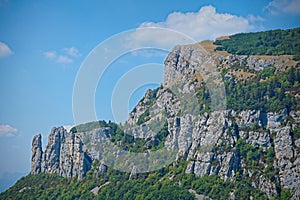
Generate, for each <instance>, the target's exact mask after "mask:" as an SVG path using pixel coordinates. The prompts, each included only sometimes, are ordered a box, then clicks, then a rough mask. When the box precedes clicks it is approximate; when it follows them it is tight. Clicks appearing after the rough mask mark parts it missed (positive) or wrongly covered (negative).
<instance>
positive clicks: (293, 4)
mask: <svg viewBox="0 0 300 200" xmlns="http://www.w3.org/2000/svg"><path fill="white" fill-rule="evenodd" d="M299 8H300V0H273V1H271V2H270V3H269V4H268V5H267V6H266V7H265V10H267V11H269V12H270V13H271V14H273V15H276V14H280V13H285V14H291V15H300V9H299Z"/></svg>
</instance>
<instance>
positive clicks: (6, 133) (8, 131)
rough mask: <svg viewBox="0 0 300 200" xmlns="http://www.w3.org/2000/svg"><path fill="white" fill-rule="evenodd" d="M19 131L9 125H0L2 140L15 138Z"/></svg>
mask: <svg viewBox="0 0 300 200" xmlns="http://www.w3.org/2000/svg"><path fill="white" fill-rule="evenodd" d="M17 132H18V129H16V128H14V127H12V126H10V125H7V124H2V125H0V138H1V137H14V136H16V135H17Z"/></svg>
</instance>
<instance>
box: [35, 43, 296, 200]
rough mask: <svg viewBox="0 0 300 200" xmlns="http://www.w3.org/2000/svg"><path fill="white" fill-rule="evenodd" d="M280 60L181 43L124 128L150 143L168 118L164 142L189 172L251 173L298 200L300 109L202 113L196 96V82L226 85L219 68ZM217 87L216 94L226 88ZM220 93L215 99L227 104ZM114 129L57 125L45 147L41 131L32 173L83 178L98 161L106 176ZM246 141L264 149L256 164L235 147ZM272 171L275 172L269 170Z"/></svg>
mask: <svg viewBox="0 0 300 200" xmlns="http://www.w3.org/2000/svg"><path fill="white" fill-rule="evenodd" d="M280 59H281V60H280ZM280 63H282V58H276V57H272V58H269V59H263V58H262V57H255V56H232V55H231V56H223V55H217V54H213V53H208V52H206V51H205V50H204V49H202V48H201V47H200V46H199V44H195V45H186V46H177V47H175V48H174V49H173V50H172V52H170V54H169V55H168V57H167V59H166V61H165V74H164V78H165V80H164V83H163V86H162V87H161V88H159V89H158V90H157V91H156V93H155V95H154V94H153V91H151V90H149V91H147V93H146V94H145V96H144V98H143V99H142V100H141V101H140V102H139V104H138V105H137V106H136V107H135V108H134V110H133V111H132V112H131V113H130V115H129V119H128V120H127V122H126V128H125V131H126V132H127V133H130V134H132V135H133V136H134V138H151V140H148V141H147V143H146V145H149V146H151V143H150V142H151V141H154V140H155V138H154V137H155V135H156V133H157V132H158V131H159V128H161V127H162V126H160V125H157V126H156V128H158V130H156V129H155V128H154V129H152V131H151V130H150V131H149V127H151V125H153V124H154V122H155V120H157V121H163V120H166V121H167V123H168V132H169V134H168V136H167V137H166V138H165V142H164V145H165V146H166V147H167V148H168V149H172V150H176V151H177V154H176V159H175V160H174V162H178V161H179V160H180V159H184V160H185V161H186V162H187V167H186V169H185V172H186V173H193V174H195V175H196V176H203V175H205V174H207V175H218V176H219V177H221V178H222V179H223V180H230V179H233V178H234V177H235V175H236V174H237V172H239V173H241V174H243V175H244V176H247V177H248V178H250V179H251V181H252V185H253V186H254V187H256V188H259V189H260V190H261V191H263V192H264V193H266V194H267V195H268V197H269V198H272V197H275V196H277V195H278V191H277V188H276V186H277V185H278V184H279V185H280V186H281V187H282V188H286V189H290V190H291V191H294V193H293V198H294V199H296V198H297V197H299V185H300V152H299V151H300V139H299V138H296V137H295V135H294V133H293V131H294V129H295V128H297V127H298V128H299V125H300V111H292V112H288V111H287V110H286V109H283V110H281V111H279V112H268V113H266V112H265V111H261V110H243V111H239V112H236V111H234V110H230V109H226V107H221V108H218V109H215V110H212V111H211V112H201V113H200V112H197V106H199V105H197V103H198V102H197V101H196V104H195V102H194V100H195V99H194V98H193V97H194V96H195V95H194V94H195V92H196V89H197V87H201V86H203V84H204V83H205V84H206V86H207V87H208V88H209V89H210V92H212V91H214V86H215V85H217V86H220V85H222V84H221V83H220V81H219V80H218V70H216V67H217V66H221V67H223V66H224V65H227V66H229V67H234V66H235V65H241V66H248V67H249V68H250V69H254V70H260V69H262V68H265V67H269V66H274V65H275V66H277V65H280ZM211 74H213V78H212V77H211ZM217 89H218V90H215V91H218V92H219V93H222V90H220V89H219V88H217ZM219 97H220V98H216V99H217V100H220V102H221V101H222V98H221V96H219ZM221 103H222V102H221ZM201 106H203V107H204V106H205V105H201ZM146 111H147V112H148V113H150V114H148V115H147V117H148V118H147V120H145V119H144V120H139V119H140V118H141V117H142V116H143V115H145V113H146ZM162 119H163V120H162ZM137 124H138V125H137ZM127 125H128V126H127ZM128 127H129V128H128ZM152 128H153V127H152ZM109 132H110V128H109V127H104V128H103V127H102V128H99V129H95V130H91V131H87V132H76V133H72V132H67V131H66V130H65V129H64V128H63V127H59V128H53V129H52V130H51V133H50V135H49V138H48V145H47V148H46V149H45V151H44V152H43V151H42V144H41V135H37V136H35V137H34V138H33V142H32V168H31V173H32V174H37V173H41V172H45V173H57V174H60V175H61V176H64V177H68V178H70V177H74V176H78V177H79V178H82V177H83V176H84V175H85V174H86V172H87V171H88V170H90V169H91V165H92V163H93V162H94V161H95V160H99V161H100V164H99V165H98V166H96V167H97V171H98V176H101V174H103V173H105V172H106V170H107V167H106V165H105V162H103V150H104V148H105V147H103V146H105V144H107V143H108V142H110V141H109V138H110V134H109ZM241 143H242V144H243V145H244V146H246V147H247V148H250V147H249V146H251V148H252V149H251V152H252V151H253V153H257V152H259V153H260V154H261V155H260V156H259V158H255V159H257V160H255V161H256V162H255V164H256V165H257V166H256V168H254V167H252V168H251V166H249V165H251V162H252V160H251V159H252V157H251V154H250V153H251V152H250V153H249V154H247V153H248V152H247V153H246V154H247V155H246V156H244V157H243V156H242V155H241V149H239V148H240V147H239V148H238V147H237V146H238V144H241ZM246 147H245V148H246ZM273 151H274V155H273ZM249 159H250V160H249ZM270 166H271V167H270ZM257 168H259V170H257ZM269 168H270V170H271V171H270V173H268V174H267V175H266V174H264V173H265V172H267V170H269ZM272 170H273V171H272ZM274 171H275V172H276V171H278V173H273V172H274ZM268 172H269V171H268ZM135 174H136V171H135V168H132V170H131V175H130V178H131V177H133V176H135ZM297 195H298V196H297ZM232 197H234V193H233V194H232Z"/></svg>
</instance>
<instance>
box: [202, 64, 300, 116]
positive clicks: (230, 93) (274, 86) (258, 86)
mask: <svg viewBox="0 0 300 200" xmlns="http://www.w3.org/2000/svg"><path fill="white" fill-rule="evenodd" d="M226 70H227V69H223V71H222V74H223V78H224V75H226ZM224 84H225V90H226V99H227V104H226V105H227V108H228V109H233V110H235V111H241V110H247V109H252V110H254V109H255V110H261V111H265V112H268V111H279V110H281V109H284V108H286V109H287V110H288V111H290V110H297V109H298V110H299V109H300V102H299V99H298V98H297V97H295V94H299V93H300V70H299V69H295V68H294V67H291V68H289V69H288V70H287V71H283V72H278V73H275V68H274V67H269V68H265V69H264V70H261V71H259V72H257V75H256V76H255V77H254V78H251V79H247V80H244V81H237V80H236V78H235V77H234V76H231V77H230V78H229V79H228V78H227V79H225V78H224ZM197 96H198V101H199V104H200V105H206V106H205V107H203V106H202V107H200V108H199V109H200V113H203V112H209V111H210V110H211V108H210V101H211V97H210V94H209V91H208V90H207V89H206V88H205V87H200V88H199V89H198V90H197Z"/></svg>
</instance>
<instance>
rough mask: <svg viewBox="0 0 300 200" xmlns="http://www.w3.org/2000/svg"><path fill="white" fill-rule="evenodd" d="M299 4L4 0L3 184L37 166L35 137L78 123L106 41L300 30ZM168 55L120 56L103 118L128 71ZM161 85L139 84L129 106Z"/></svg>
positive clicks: (107, 85)
mask: <svg viewBox="0 0 300 200" xmlns="http://www.w3.org/2000/svg"><path fill="white" fill-rule="evenodd" d="M299 7H300V1H299V0H273V1H271V0H260V1H246V0H240V1H236V0H227V1H219V0H216V1H207V0H201V1H199V0H190V1H183V0H164V1H161V0H160V1H158V0H152V1H146V0H119V1H117V0H101V1H92V0H91V1H81V0H78V1H70V0H69V1H67V0H60V1H56V0H53V1H37V0H27V1H14V0H0V76H1V77H0V92H1V98H0V160H1V162H0V189H1V190H3V188H4V186H5V184H6V185H7V184H9V183H10V182H9V181H8V178H7V177H9V173H11V174H18V175H20V173H21V174H22V173H23V174H24V173H25V174H26V173H28V172H29V171H30V158H31V139H32V137H33V135H35V134H37V133H42V134H43V140H44V145H46V141H47V135H48V133H49V131H50V129H51V127H53V126H60V125H73V124H74V120H73V113H72V93H73V87H74V83H75V80H76V76H77V73H78V71H79V69H80V66H81V64H82V63H83V61H84V60H85V58H86V57H87V56H88V55H89V53H90V52H91V51H92V50H93V49H94V48H95V47H96V46H97V45H98V44H99V43H101V42H103V41H104V40H106V39H108V38H110V37H111V36H113V35H115V34H118V33H120V32H123V31H127V30H131V29H136V28H141V27H153V26H154V27H161V28H169V29H175V30H176V31H180V32H183V33H184V34H186V35H189V36H190V37H192V38H194V39H195V40H197V41H201V40H204V39H215V37H218V36H221V35H227V34H233V33H237V32H250V31H261V30H269V29H287V28H295V27H300V21H299V16H300V9H299ZM148 36H149V35H148ZM148 36H147V35H142V37H148ZM150 37H152V38H151V39H152V40H153V41H155V42H157V43H161V42H164V41H165V38H161V37H158V36H155V35H152V36H150ZM136 39H137V40H138V39H139V38H136ZM165 56H166V52H162V53H156V54H151V55H150V56H149V55H148V56H147V54H144V53H140V54H138V53H136V54H134V53H133V54H129V55H124V56H122V57H120V58H119V59H118V60H117V61H115V62H114V63H113V64H112V65H111V68H110V69H109V70H108V72H107V74H106V76H107V77H106V78H104V79H103V81H104V83H103V84H104V85H103V86H101V87H100V86H99V85H98V89H97V91H96V95H95V101H96V103H95V108H96V113H97V117H98V118H99V119H105V120H109V119H112V120H113V117H112V114H111V111H110V108H109V103H110V101H111V99H110V96H111V91H112V89H113V88H114V85H115V84H116V81H117V80H118V79H119V78H120V77H121V76H122V74H124V73H126V71H128V70H130V69H131V68H132V67H133V66H138V65H141V64H144V63H152V62H154V63H160V64H163V61H164V58H165ZM160 73H161V74H157V75H153V76H161V75H162V73H163V71H161V72H160ZM147 76H149V74H148V75H147ZM137 78H142V77H137ZM156 86H157V84H154V85H153V84H152V85H148V86H144V87H141V88H140V89H139V90H137V91H136V92H135V93H134V94H133V95H132V97H131V98H130V106H129V107H130V108H131V107H132V106H133V105H134V104H136V103H137V102H138V99H139V98H140V97H141V95H142V94H143V93H144V92H145V90H146V89H147V88H153V87H156ZM11 177H14V180H15V177H16V176H13V175H11ZM2 185H4V186H3V187H2ZM1 187H2V188H1Z"/></svg>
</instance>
